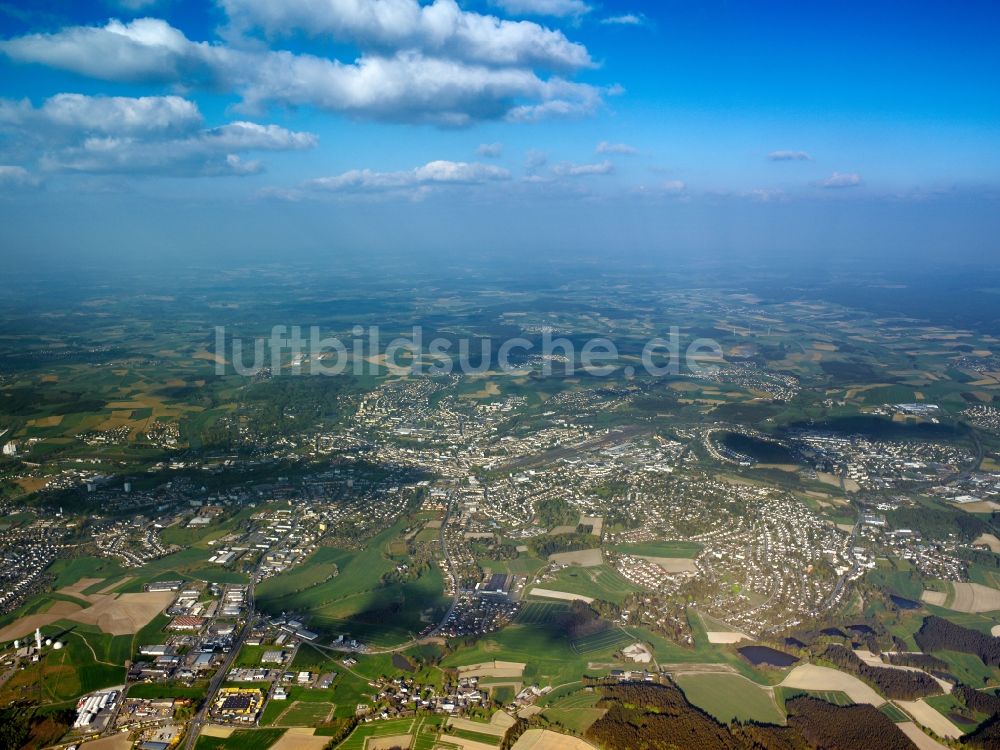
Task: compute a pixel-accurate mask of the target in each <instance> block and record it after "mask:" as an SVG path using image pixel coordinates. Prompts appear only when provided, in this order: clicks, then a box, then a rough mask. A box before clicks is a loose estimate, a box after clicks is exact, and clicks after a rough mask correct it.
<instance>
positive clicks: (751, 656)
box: [737, 646, 798, 667]
mask: <svg viewBox="0 0 1000 750" xmlns="http://www.w3.org/2000/svg"><path fill="white" fill-rule="evenodd" d="M737 651H739V652H740V654H741V655H742V656H743V658H744V659H746V660H747V661H749V662H750V663H751V664H753V665H754V666H755V667H759V666H761V665H762V664H769V665H771V666H772V667H790V666H792V665H793V664H794V663H795V662H797V661H798V659H796V658H795V657H794V656H792V655H791V654H786V653H785V652H784V651H778V650H777V649H775V648H771V647H770V646H744V647H743V648H740V649H737Z"/></svg>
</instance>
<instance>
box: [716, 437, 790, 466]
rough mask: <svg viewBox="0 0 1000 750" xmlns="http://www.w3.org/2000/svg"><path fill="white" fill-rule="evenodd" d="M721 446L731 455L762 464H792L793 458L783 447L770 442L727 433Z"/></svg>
mask: <svg viewBox="0 0 1000 750" xmlns="http://www.w3.org/2000/svg"><path fill="white" fill-rule="evenodd" d="M722 446H723V447H724V448H726V449H728V450H730V451H732V452H733V453H737V454H740V455H743V456H749V457H750V458H752V459H753V460H754V461H757V462H758V463H762V464H793V463H795V456H793V455H792V453H791V451H789V450H788V449H787V448H786V447H785V446H783V445H781V444H780V443H775V442H774V441H772V440H762V439H761V438H758V437H753V436H751V435H743V434H742V433H739V432H727V433H725V435H723V437H722Z"/></svg>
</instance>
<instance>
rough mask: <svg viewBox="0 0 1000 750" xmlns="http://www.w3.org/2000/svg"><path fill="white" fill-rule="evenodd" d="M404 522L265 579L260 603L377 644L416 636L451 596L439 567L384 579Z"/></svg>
mask: <svg viewBox="0 0 1000 750" xmlns="http://www.w3.org/2000/svg"><path fill="white" fill-rule="evenodd" d="M404 527H405V522H402V521H401V522H398V523H396V524H395V525H393V526H391V527H390V528H388V529H386V530H385V531H383V532H381V533H380V534H378V535H377V536H376V537H374V538H372V539H371V540H369V541H368V542H366V545H365V547H364V548H363V549H361V550H338V549H334V548H320V549H319V550H318V551H317V552H316V553H315V554H314V556H313V560H312V561H311V562H310V564H308V565H306V566H303V568H301V569H300V570H297V571H293V572H291V573H287V574H283V575H278V576H275V577H273V578H270V579H268V580H267V581H265V582H264V583H262V584H261V585H260V586H259V587H258V589H257V591H258V602H259V604H260V607H261V608H262V609H263V610H265V611H274V612H278V611H281V610H285V609H294V610H295V611H296V612H300V613H302V614H303V615H304V616H305V617H307V618H308V620H309V623H310V627H312V628H313V629H314V630H316V631H318V632H321V633H324V634H328V635H337V634H341V633H344V634H349V635H351V636H352V637H355V638H360V639H362V640H365V641H367V642H371V643H373V644H376V645H390V646H391V645H395V644H397V643H399V642H401V641H406V640H408V639H409V638H412V637H413V636H414V635H415V634H416V633H417V632H419V631H420V630H422V629H423V628H424V627H426V625H427V623H428V622H431V621H433V617H434V614H435V613H436V612H439V611H440V610H441V608H443V607H445V606H446V599H445V598H444V595H443V593H444V584H443V580H442V578H441V574H440V571H439V570H438V569H437V568H436V567H435V568H431V569H430V570H428V571H426V572H424V573H423V574H422V575H421V576H420V577H419V578H416V579H412V580H407V581H403V582H398V583H390V584H384V583H383V582H382V577H383V576H384V575H385V574H387V573H389V572H390V571H392V570H393V569H394V568H395V563H394V562H393V561H392V560H390V559H389V551H390V544H391V543H393V541H394V540H395V539H397V538H398V537H399V535H400V533H401V531H402V530H403V528H404ZM314 564H315V565H316V566H318V568H319V569H318V571H316V570H314V569H313V568H314Z"/></svg>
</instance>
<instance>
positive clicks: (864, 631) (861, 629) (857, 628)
mask: <svg viewBox="0 0 1000 750" xmlns="http://www.w3.org/2000/svg"><path fill="white" fill-rule="evenodd" d="M847 629H848V630H850V631H851V632H853V633H860V634H861V635H874V634H875V631H874V630H872V628H870V627H869V626H867V625H848V626H847Z"/></svg>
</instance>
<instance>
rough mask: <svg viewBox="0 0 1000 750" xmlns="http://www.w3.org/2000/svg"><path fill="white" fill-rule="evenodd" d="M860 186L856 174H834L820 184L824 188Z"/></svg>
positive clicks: (859, 178)
mask: <svg viewBox="0 0 1000 750" xmlns="http://www.w3.org/2000/svg"><path fill="white" fill-rule="evenodd" d="M860 184H861V175H859V174H858V173H857V172H847V173H844V172H834V173H833V174H832V175H830V176H829V177H827V178H826V179H825V180H823V181H822V182H821V183H820V185H821V186H823V187H825V188H849V187H856V186H858V185H860Z"/></svg>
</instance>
